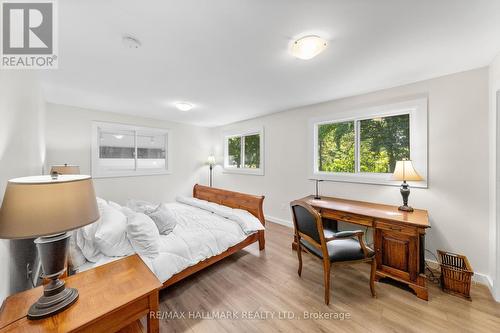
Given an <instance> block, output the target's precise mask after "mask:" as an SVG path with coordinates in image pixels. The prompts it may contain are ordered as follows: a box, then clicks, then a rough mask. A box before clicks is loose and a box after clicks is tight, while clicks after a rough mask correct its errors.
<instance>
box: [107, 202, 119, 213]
mask: <svg viewBox="0 0 500 333" xmlns="http://www.w3.org/2000/svg"><path fill="white" fill-rule="evenodd" d="M108 205H110V206H111V207H113V208H114V209H118V210H119V211H121V210H122V206H120V205H119V204H117V203H116V202H114V201H108Z"/></svg>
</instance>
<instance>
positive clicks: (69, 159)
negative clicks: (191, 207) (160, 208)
mask: <svg viewBox="0 0 500 333" xmlns="http://www.w3.org/2000/svg"><path fill="white" fill-rule="evenodd" d="M92 121H109V122H117V123H123V124H132V125H137V126H151V127H158V128H165V129H170V130H171V140H172V146H173V147H172V150H173V152H172V154H171V156H172V163H173V173H172V174H169V175H155V176H135V177H119V178H100V179H94V186H95V189H96V192H97V195H98V196H100V197H103V198H105V199H107V200H113V201H116V202H118V203H120V204H125V202H126V201H127V199H130V198H135V199H141V200H148V201H153V202H163V201H172V200H174V199H175V196H176V195H179V194H190V193H191V191H192V188H193V185H194V184H195V183H197V182H200V183H206V178H207V177H206V175H207V172H208V171H207V170H208V169H207V166H206V165H204V162H205V161H206V158H207V156H208V154H209V149H210V147H211V145H210V142H209V137H210V136H209V129H207V128H201V127H195V126H190V125H183V124H179V123H174V122H166V121H160V120H154V119H147V118H140V117H134V116H126V115H121V114H116V113H109V112H101V111H95V110H87V109H81V108H76V107H70V106H64V105H56V104H47V119H46V132H47V136H46V142H47V167H48V168H49V167H50V165H54V164H64V163H68V164H76V165H79V166H80V171H81V173H83V174H90V168H91V124H92Z"/></svg>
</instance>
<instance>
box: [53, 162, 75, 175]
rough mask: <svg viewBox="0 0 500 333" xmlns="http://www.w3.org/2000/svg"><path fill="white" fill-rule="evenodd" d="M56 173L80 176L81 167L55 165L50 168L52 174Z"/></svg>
mask: <svg viewBox="0 0 500 333" xmlns="http://www.w3.org/2000/svg"><path fill="white" fill-rule="evenodd" d="M54 172H56V173H57V174H59V175H79V174H80V167H79V166H78V165H68V164H64V165H53V166H52V167H51V168H50V174H53V173H54Z"/></svg>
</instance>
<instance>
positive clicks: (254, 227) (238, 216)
mask: <svg viewBox="0 0 500 333" xmlns="http://www.w3.org/2000/svg"><path fill="white" fill-rule="evenodd" d="M226 217H227V218H228V219H230V220H231V221H235V222H236V223H238V224H239V226H240V227H241V229H242V230H243V232H244V233H245V234H247V235H248V234H251V233H253V232H255V231H258V230H264V229H265V228H264V226H263V225H262V223H261V222H260V220H259V219H258V218H256V217H255V216H253V215H252V214H251V213H250V212H248V211H246V210H243V209H232V212H231V214H229V215H228V216H226Z"/></svg>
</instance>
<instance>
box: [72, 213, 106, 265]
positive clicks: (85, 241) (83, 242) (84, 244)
mask: <svg viewBox="0 0 500 333" xmlns="http://www.w3.org/2000/svg"><path fill="white" fill-rule="evenodd" d="M99 211H101V209H99ZM99 223H100V220H97V221H96V222H94V223H92V224H89V225H86V226H84V227H82V228H80V229H77V230H76V245H77V246H78V247H79V248H80V250H81V251H82V253H83V255H84V256H85V258H86V259H87V260H88V261H92V262H97V260H99V258H100V257H101V256H102V254H101V252H100V251H99V249H98V248H97V247H96V244H95V233H96V231H97V228H98V227H99Z"/></svg>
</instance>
